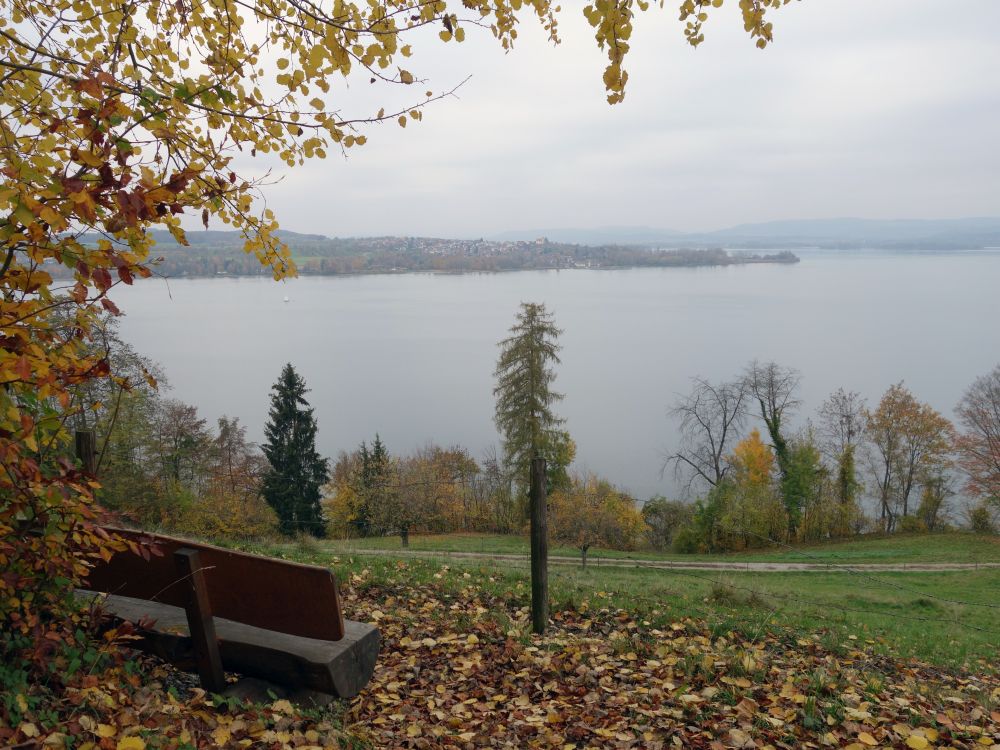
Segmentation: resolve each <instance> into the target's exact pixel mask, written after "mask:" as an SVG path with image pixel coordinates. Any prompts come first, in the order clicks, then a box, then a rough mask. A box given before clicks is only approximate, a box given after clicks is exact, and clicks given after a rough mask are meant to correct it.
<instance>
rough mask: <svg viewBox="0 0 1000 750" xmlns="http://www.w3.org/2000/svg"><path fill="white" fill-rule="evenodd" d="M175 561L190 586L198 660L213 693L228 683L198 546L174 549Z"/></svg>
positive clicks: (190, 613)
mask: <svg viewBox="0 0 1000 750" xmlns="http://www.w3.org/2000/svg"><path fill="white" fill-rule="evenodd" d="M174 562H175V564H176V565H177V571H178V573H180V575H181V576H183V578H184V585H185V586H186V587H187V593H188V596H187V605H186V606H185V608H184V609H185V611H186V612H187V621H188V629H189V630H190V631H191V640H192V641H193V643H194V652H195V654H196V657H197V660H198V676H199V677H200V678H201V686H202V687H203V688H205V690H207V691H208V692H210V693H221V692H222V691H223V690H224V689H225V687H226V676H225V674H224V672H223V670H222V657H221V656H220V655H219V641H218V638H216V635H215V622H214V621H213V620H212V605H211V603H210V602H209V599H208V588H207V587H206V586H205V574H204V572H203V571H202V566H201V560H200V555H199V554H198V550H193V549H188V548H184V549H179V550H177V551H176V552H175V553H174Z"/></svg>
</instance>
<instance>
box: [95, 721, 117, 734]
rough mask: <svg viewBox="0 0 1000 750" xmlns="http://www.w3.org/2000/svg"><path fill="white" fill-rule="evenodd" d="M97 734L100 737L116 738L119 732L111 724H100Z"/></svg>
mask: <svg viewBox="0 0 1000 750" xmlns="http://www.w3.org/2000/svg"><path fill="white" fill-rule="evenodd" d="M96 734H97V736H98V737H114V736H115V734H117V732H115V728H114V727H113V726H111V725H110V724H98V725H97V732H96Z"/></svg>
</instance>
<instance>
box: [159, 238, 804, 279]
mask: <svg viewBox="0 0 1000 750" xmlns="http://www.w3.org/2000/svg"><path fill="white" fill-rule="evenodd" d="M189 240H190V241H191V244H190V246H188V247H183V246H181V245H178V244H176V243H175V242H174V241H173V240H172V239H171V238H170V237H169V235H166V234H163V235H159V233H158V236H157V245H156V246H155V247H154V248H153V251H152V253H151V256H152V258H158V259H159V260H157V262H156V263H155V264H154V268H155V270H156V271H157V272H158V273H160V274H163V275H165V276H171V277H178V276H218V275H228V276H258V275H261V274H262V273H265V271H263V270H262V268H261V265H260V263H259V262H258V261H257V259H256V258H255V257H254V256H253V255H247V254H245V253H244V252H243V246H242V240H241V239H240V238H239V236H238V235H237V234H236V233H231V232H197V231H192V232H190V233H189ZM285 240H286V242H287V243H288V245H289V247H290V248H291V250H292V255H293V257H294V258H295V262H296V265H297V266H298V269H299V272H300V273H302V274H307V275H338V274H359V273H393V272H397V273H402V272H410V271H438V272H490V271H519V270H532V269H534V270H538V269H553V268H634V267H659V266H728V265H737V264H745V263H796V262H798V260H799V259H798V257H797V256H795V255H794V254H793V253H792V252H790V251H783V252H778V253H774V254H759V253H752V252H728V251H726V250H723V249H718V248H716V249H698V250H695V249H670V250H657V249H649V248H641V247H629V246H619V245H608V246H601V247H592V246H586V245H570V244H562V243H554V242H548V241H547V240H544V239H541V240H537V241H533V242H495V241H489V240H448V239H433V238H420V237H366V238H344V239H340V238H327V237H322V236H319V235H300V234H294V233H286V234H285Z"/></svg>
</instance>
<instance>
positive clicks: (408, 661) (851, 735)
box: [345, 564, 1000, 750]
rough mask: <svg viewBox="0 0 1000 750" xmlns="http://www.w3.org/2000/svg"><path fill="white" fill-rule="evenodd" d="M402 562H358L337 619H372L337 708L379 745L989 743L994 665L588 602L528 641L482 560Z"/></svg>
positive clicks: (995, 722)
mask: <svg viewBox="0 0 1000 750" xmlns="http://www.w3.org/2000/svg"><path fill="white" fill-rule="evenodd" d="M409 570H410V568H408V567H407V566H406V565H405V564H400V566H399V567H398V568H397V572H395V573H393V574H392V580H390V581H382V582H381V583H380V582H378V581H375V580H372V574H371V573H370V571H369V570H364V571H362V573H361V574H360V575H355V576H352V579H351V584H352V587H353V586H358V588H357V589H353V588H352V587H347V588H345V594H346V608H347V612H348V613H349V616H350V617H352V618H355V619H362V620H373V619H377V621H378V625H379V628H380V630H381V632H382V636H383V643H384V646H383V651H382V653H381V654H380V657H379V664H378V667H377V669H376V673H375V676H374V678H373V680H372V683H371V685H370V686H369V688H368V689H367V690H365V691H364V692H363V693H362V694H361V695H360V696H359V697H358V698H356V699H355V700H354V701H353V703H352V706H351V709H350V712H349V713H348V720H349V721H350V722H352V723H351V725H350V728H351V729H352V730H353V731H356V732H357V733H358V734H360V735H363V736H368V737H370V738H371V741H372V743H373V744H374V745H375V746H377V747H428V748H430V747H467V746H474V747H546V748H570V747H572V748H586V747H614V748H660V749H662V750H667V749H668V748H705V749H706V750H708V749H710V748H711V749H713V750H722V749H723V748H733V747H741V748H742V747H746V748H751V747H756V748H765V747H769V746H770V747H789V748H790V747H810V746H812V747H856V748H857V750H864V749H865V748H867V747H899V748H922V747H937V746H942V747H952V746H954V747H971V746H973V745H974V744H975V743H978V742H983V745H982V746H983V747H990V746H991V745H992V744H994V743H996V742H998V740H1000V713H997V712H994V714H992V715H990V714H987V713H986V712H985V711H984V710H983V708H982V707H981V706H980V705H979V698H978V697H977V696H980V695H987V694H992V695H993V696H995V697H997V698H1000V680H998V679H997V677H996V676H991V675H964V676H962V675H953V674H947V673H943V672H940V671H938V670H935V669H933V668H930V667H927V666H925V665H922V664H916V663H906V664H903V663H895V662H892V661H891V660H886V659H884V658H882V657H879V656H876V655H875V654H873V653H867V652H864V651H861V650H846V651H843V652H839V653H834V652H830V651H827V650H825V649H823V648H822V647H820V646H819V644H818V643H817V642H815V641H814V640H812V639H808V640H803V639H801V638H800V639H798V643H796V640H795V639H794V638H793V639H788V638H787V637H786V636H787V635H789V634H782V633H776V634H773V635H766V634H765V635H763V636H762V637H758V638H755V640H754V642H747V641H745V640H744V639H743V637H741V636H740V635H739V634H738V633H734V632H720V631H719V630H718V629H717V628H714V629H713V627H711V626H716V625H717V623H705V622H700V621H694V620H690V619H685V620H682V621H679V622H670V621H666V622H663V621H662V618H660V622H658V623H652V622H650V621H649V620H650V619H653V618H649V619H643V618H640V617H637V616H636V615H635V614H634V613H630V612H625V611H621V610H617V611H615V610H611V611H609V610H607V609H601V610H590V609H589V608H588V607H587V602H583V603H582V604H581V605H580V606H579V608H580V609H587V610H588V611H586V613H585V614H584V613H581V612H577V611H574V610H561V611H557V612H555V613H554V614H553V620H554V623H553V626H552V627H551V629H550V631H549V634H548V635H547V636H546V637H544V638H537V637H532V636H529V635H527V629H528V623H529V615H528V611H527V609H526V608H522V607H520V602H519V601H518V600H517V598H516V596H514V595H513V594H512V595H509V596H507V597H506V598H505V597H498V596H495V595H492V594H490V593H488V591H487V590H486V589H483V588H480V587H479V586H478V584H479V582H480V581H484V578H485V577H486V576H488V575H490V573H487V572H486V571H472V572H471V574H470V573H469V572H467V571H462V570H449V569H447V568H442V569H440V571H439V573H440V575H441V578H440V579H436V581H437V580H439V581H440V582H439V583H438V582H436V583H435V585H433V586H432V585H426V584H419V583H416V582H415V579H416V578H417V577H418V576H417V575H416V574H411V573H409ZM492 573H493V574H495V571H492ZM512 585H513V582H512ZM359 592H362V593H359ZM376 614H377V615H378V616H377V618H376V617H375V615H376ZM647 617H648V615H647ZM798 644H804V645H798ZM876 675H877V676H878V678H879V679H880V680H881V681H882V688H881V689H880V691H879V693H877V694H874V693H873V692H872V690H871V687H870V685H871V681H872V680H873V678H874V677H875V676H876ZM942 695H946V696H948V697H947V698H943V699H942V698H941V697H940V696H942ZM966 738H971V742H970V741H969V739H966ZM980 738H984V740H985V741H983V740H980ZM421 743H423V744H421ZM466 743H468V744H466ZM924 743H927V744H924ZM963 743H964V744H963ZM976 746H978V745H976Z"/></svg>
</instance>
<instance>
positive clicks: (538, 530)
mask: <svg viewBox="0 0 1000 750" xmlns="http://www.w3.org/2000/svg"><path fill="white" fill-rule="evenodd" d="M528 497H529V501H530V509H531V625H532V630H534V631H535V632H536V633H538V634H539V635H541V634H542V633H544V632H545V626H546V625H548V622H549V529H548V519H547V516H546V508H545V502H546V500H545V459H544V458H533V459H532V460H531V487H530V491H529V495H528Z"/></svg>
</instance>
